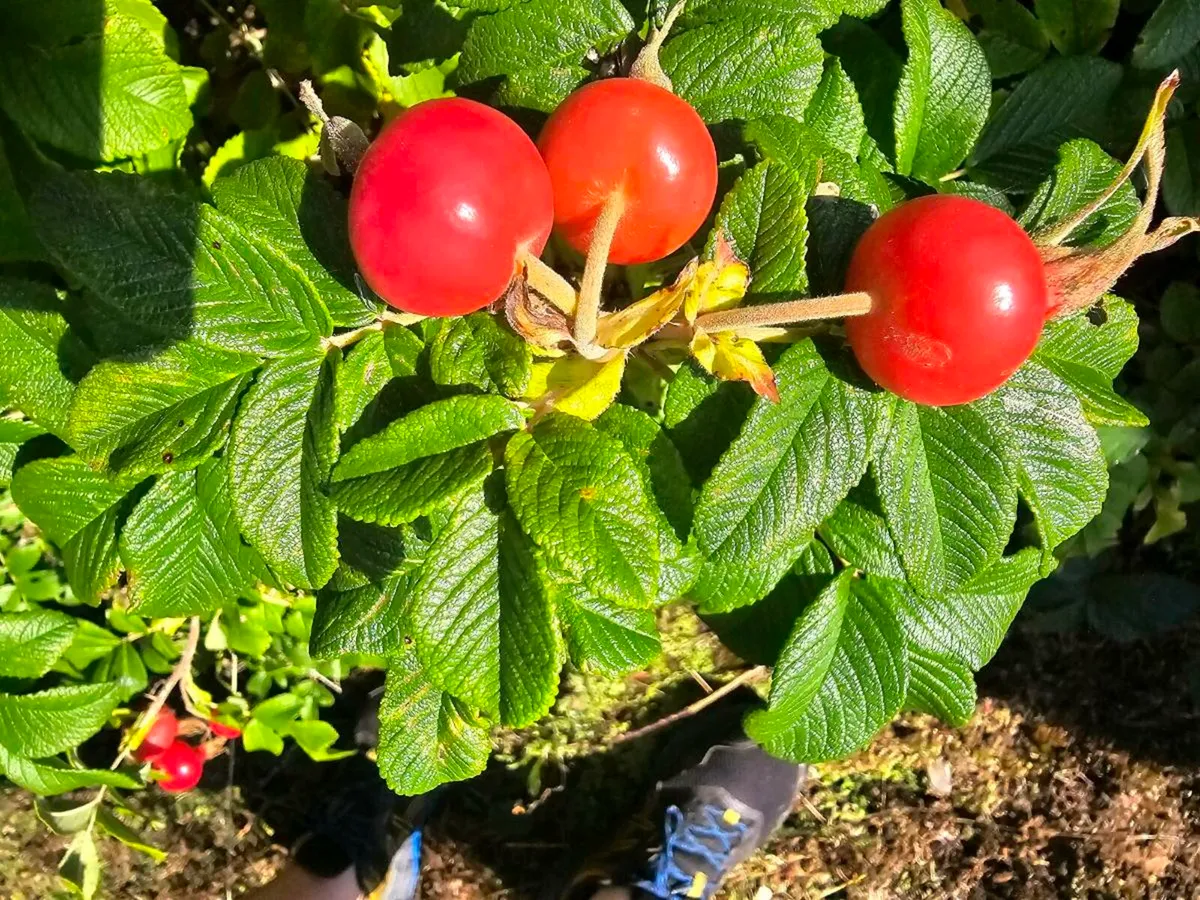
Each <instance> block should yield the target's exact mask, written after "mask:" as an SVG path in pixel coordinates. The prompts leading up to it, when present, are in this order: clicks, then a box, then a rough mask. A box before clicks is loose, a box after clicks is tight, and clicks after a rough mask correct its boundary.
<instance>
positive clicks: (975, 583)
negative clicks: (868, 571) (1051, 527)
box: [853, 549, 1041, 725]
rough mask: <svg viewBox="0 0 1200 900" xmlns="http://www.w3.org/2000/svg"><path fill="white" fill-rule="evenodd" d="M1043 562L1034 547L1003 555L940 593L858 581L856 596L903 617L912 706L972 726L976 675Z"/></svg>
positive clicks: (874, 580)
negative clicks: (878, 604)
mask: <svg viewBox="0 0 1200 900" xmlns="http://www.w3.org/2000/svg"><path fill="white" fill-rule="evenodd" d="M1040 560H1041V554H1040V553H1039V552H1038V551H1036V550H1032V549H1030V550H1024V551H1022V552H1021V553H1018V554H1017V555H1016V556H1009V557H1004V558H1002V559H1000V560H999V561H997V562H996V563H994V564H993V565H992V566H990V567H989V568H988V569H985V570H984V571H982V572H980V573H979V575H977V576H976V577H975V578H973V579H971V581H969V582H968V583H966V584H964V585H963V586H962V587H960V588H958V589H956V590H953V591H949V592H947V593H946V594H944V595H941V596H938V595H924V594H920V593H917V592H915V591H913V590H912V589H911V588H910V587H909V586H907V585H905V584H904V583H903V582H900V581H893V580H890V579H887V578H876V577H874V576H870V577H868V578H867V579H866V580H865V581H856V582H855V583H854V587H853V590H854V591H855V593H856V594H858V595H860V596H863V597H872V598H874V599H875V601H876V602H880V603H886V604H887V605H888V606H890V607H891V608H892V609H894V610H896V612H897V614H898V615H899V619H900V624H901V626H902V628H903V634H904V638H905V642H906V649H907V656H908V661H909V672H910V683H909V694H908V698H907V700H906V705H907V706H909V707H910V708H913V709H917V710H920V711H922V712H928V713H930V714H932V715H935V716H938V717H939V718H942V719H944V720H945V721H947V722H949V723H951V724H954V725H963V724H965V723H966V721H967V720H968V719H969V718H970V716H971V715H972V713H974V711H975V681H974V678H973V677H972V672H974V671H976V670H978V669H980V668H982V667H983V665H984V664H986V663H987V662H988V660H990V659H991V658H992V656H994V655H995V653H996V650H997V649H998V648H999V646H1000V642H1001V640H1003V638H1004V635H1005V633H1006V632H1007V631H1008V628H1009V626H1010V625H1011V624H1012V621H1013V618H1014V617H1015V616H1016V614H1017V611H1018V610H1019V609H1020V608H1021V604H1022V603H1023V602H1024V600H1025V595H1026V594H1027V593H1028V591H1029V588H1030V586H1031V585H1032V584H1033V583H1034V582H1035V581H1036V580H1037V579H1038V578H1039V577H1040V574H1041V572H1040Z"/></svg>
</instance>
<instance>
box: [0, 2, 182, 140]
mask: <svg viewBox="0 0 1200 900" xmlns="http://www.w3.org/2000/svg"><path fill="white" fill-rule="evenodd" d="M135 10H136V12H135ZM147 14H148V16H149V20H147ZM168 27H169V26H167V23H166V19H165V18H163V17H162V15H161V14H158V13H157V12H156V11H155V10H154V9H153V7H151V6H150V5H149V4H131V3H129V2H119V0H107V2H104V3H97V2H94V0H56V2H52V3H45V4H39V5H38V6H37V7H26V8H25V9H15V8H14V9H11V10H8V11H6V15H5V29H4V33H3V34H2V35H0V107H3V109H4V111H5V113H7V114H8V116H9V117H11V118H12V119H13V121H15V122H16V123H17V124H18V125H20V127H21V128H22V129H23V130H24V131H25V132H26V133H27V134H29V135H30V137H32V138H34V139H35V140H37V141H39V142H43V143H46V144H49V145H51V146H53V147H56V148H58V149H59V150H64V151H66V152H67V153H70V154H73V155H75V156H78V157H81V158H82V159H86V160H96V161H101V160H116V159H122V158H126V157H130V156H136V155H139V154H142V153H147V152H149V151H150V150H153V149H155V148H157V147H160V146H161V145H163V144H164V143H167V142H169V141H172V140H175V139H177V138H181V137H183V136H185V135H186V134H187V132H188V129H189V128H191V126H192V115H191V111H190V109H189V105H190V104H189V102H188V95H187V89H186V87H185V77H184V70H183V69H182V68H181V67H180V66H179V65H178V64H177V63H176V62H175V61H174V60H172V59H171V58H170V57H169V56H168V55H167V54H166V52H165V49H164V43H163V38H162V32H163V31H164V30H166V29H167V28H168ZM156 30H157V32H158V33H157V34H156V33H155V31H156Z"/></svg>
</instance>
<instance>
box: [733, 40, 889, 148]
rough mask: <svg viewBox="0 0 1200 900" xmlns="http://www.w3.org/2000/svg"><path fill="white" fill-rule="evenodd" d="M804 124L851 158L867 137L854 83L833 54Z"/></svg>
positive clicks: (807, 110)
mask: <svg viewBox="0 0 1200 900" xmlns="http://www.w3.org/2000/svg"><path fill="white" fill-rule="evenodd" d="M755 118H758V117H757V116H756V117H755ZM804 124H805V125H807V126H808V127H809V128H811V129H812V130H813V131H815V132H816V133H817V134H819V135H820V136H821V137H822V138H824V140H825V142H826V143H828V144H829V146H831V147H835V148H839V149H840V150H841V151H842V152H843V153H846V154H847V155H849V156H850V157H851V158H852V159H853V158H856V157H857V156H858V148H859V147H860V146H861V145H862V142H863V139H864V138H866V136H867V122H866V118H865V116H864V114H863V109H862V105H861V104H860V103H859V102H858V91H857V90H855V88H854V82H853V81H851V80H850V76H849V75H847V74H846V70H845V69H844V68H842V64H841V63H840V62H839V61H838V59H837V57H835V56H831V57H830V58H829V59H828V60H826V62H825V72H824V74H823V75H822V76H821V82H820V84H818V85H817V91H816V93H815V94H813V98H812V100H810V101H809V103H808V108H807V109H805V110H804Z"/></svg>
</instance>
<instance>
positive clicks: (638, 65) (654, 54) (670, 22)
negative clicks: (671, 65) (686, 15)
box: [629, 0, 687, 91]
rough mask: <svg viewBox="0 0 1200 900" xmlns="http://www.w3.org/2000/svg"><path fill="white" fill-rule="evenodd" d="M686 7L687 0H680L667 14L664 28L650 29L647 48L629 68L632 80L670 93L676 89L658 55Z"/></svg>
mask: <svg viewBox="0 0 1200 900" xmlns="http://www.w3.org/2000/svg"><path fill="white" fill-rule="evenodd" d="M685 6H687V0H679V2H678V3H676V4H675V5H674V6H673V7H671V10H670V12H668V13H667V17H666V18H665V19H663V23H662V27H661V28H652V29H650V35H649V39H648V40H647V41H646V46H644V47H642V49H641V52H639V53H638V55H637V59H635V60H634V61H633V65H632V66H630V67H629V75H630V77H631V78H640V79H642V80H643V81H649V82H651V83H652V84H657V85H658V86H659V87H661V88H666V89H667V90H668V91H671V90H673V89H674V88H673V86H672V84H671V79H670V78H669V77H667V73H666V72H664V71H663V67H662V64H661V63H660V62H659V59H658V54H659V52H660V51H661V50H662V45H663V42H664V41H665V40H666V39H667V35H668V34H670V33H671V28H672V27H673V26H674V25H675V20H676V19H678V18H679V14H680V13H682V12H683V8H684V7H685Z"/></svg>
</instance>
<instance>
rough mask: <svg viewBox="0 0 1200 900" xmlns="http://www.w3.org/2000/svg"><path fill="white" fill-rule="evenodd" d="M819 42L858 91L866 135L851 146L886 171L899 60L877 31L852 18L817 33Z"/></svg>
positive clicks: (901, 66)
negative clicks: (862, 139) (819, 35)
mask: <svg viewBox="0 0 1200 900" xmlns="http://www.w3.org/2000/svg"><path fill="white" fill-rule="evenodd" d="M821 42H822V43H823V44H824V46H825V49H826V50H827V51H828V52H829V53H832V54H833V55H834V56H836V57H837V59H838V62H840V63H841V65H842V67H843V68H844V69H845V70H846V74H847V75H849V76H850V79H851V80H852V81H853V82H854V87H855V88H856V90H857V91H858V98H859V102H860V103H861V104H862V109H863V117H864V121H865V122H866V126H867V135H868V137H867V139H866V140H864V141H863V142H862V144H860V145H859V147H857V148H854V149H857V150H858V151H859V153H860V155H861V156H862V158H863V159H871V160H872V161H873V162H874V163H875V164H876V166H877V168H879V169H881V170H888V160H889V159H891V158H892V157H893V156H894V155H895V146H896V133H895V124H894V117H893V112H894V106H895V103H894V99H895V96H896V92H897V89H898V86H899V83H900V78H901V73H902V72H903V69H904V62H903V60H902V59H901V58H900V56H899V54H897V53H896V51H895V49H894V48H893V47H892V45H891V44H890V43H888V41H887V40H886V39H885V38H884V37H883V36H882V35H881V34H880V33H879V32H878V31H877V30H875V29H873V28H871V27H870V26H868V25H867V24H866V23H864V22H856V21H855V20H853V19H847V18H842V20H841V21H839V22H838V23H837V24H836V25H835V26H834V27H832V28H830V29H829V30H828V31H825V32H824V33H823V34H822V35H821ZM843 149H846V150H847V151H849V150H850V149H851V148H843Z"/></svg>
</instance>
